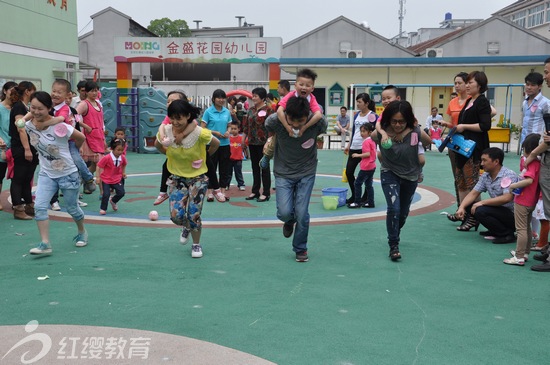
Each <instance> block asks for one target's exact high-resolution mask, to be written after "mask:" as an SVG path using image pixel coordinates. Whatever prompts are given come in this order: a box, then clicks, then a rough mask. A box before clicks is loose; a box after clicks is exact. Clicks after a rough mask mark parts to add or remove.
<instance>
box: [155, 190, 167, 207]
mask: <svg viewBox="0 0 550 365" xmlns="http://www.w3.org/2000/svg"><path fill="white" fill-rule="evenodd" d="M168 198H169V196H168V194H166V193H160V194H159V196H157V199H156V200H155V202H154V203H153V205H159V204H162V203H164V202H165V201H166V200H168Z"/></svg>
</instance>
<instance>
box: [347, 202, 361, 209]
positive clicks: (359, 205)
mask: <svg viewBox="0 0 550 365" xmlns="http://www.w3.org/2000/svg"><path fill="white" fill-rule="evenodd" d="M348 208H350V209H357V208H361V204H357V203H351V204H348Z"/></svg>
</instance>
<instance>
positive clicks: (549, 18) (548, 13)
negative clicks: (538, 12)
mask: <svg viewBox="0 0 550 365" xmlns="http://www.w3.org/2000/svg"><path fill="white" fill-rule="evenodd" d="M545 23H550V2H548V3H546V21H545Z"/></svg>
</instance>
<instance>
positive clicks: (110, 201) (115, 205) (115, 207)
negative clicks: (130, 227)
mask: <svg viewBox="0 0 550 365" xmlns="http://www.w3.org/2000/svg"><path fill="white" fill-rule="evenodd" d="M109 203H111V207H112V208H113V210H114V211H115V212H116V211H117V210H118V205H117V204H116V203H115V202H114V201H113V200H112V199H109Z"/></svg>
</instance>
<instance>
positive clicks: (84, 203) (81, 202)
mask: <svg viewBox="0 0 550 365" xmlns="http://www.w3.org/2000/svg"><path fill="white" fill-rule="evenodd" d="M78 206H79V207H87V206H88V203H86V202H83V201H82V200H79V201H78Z"/></svg>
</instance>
